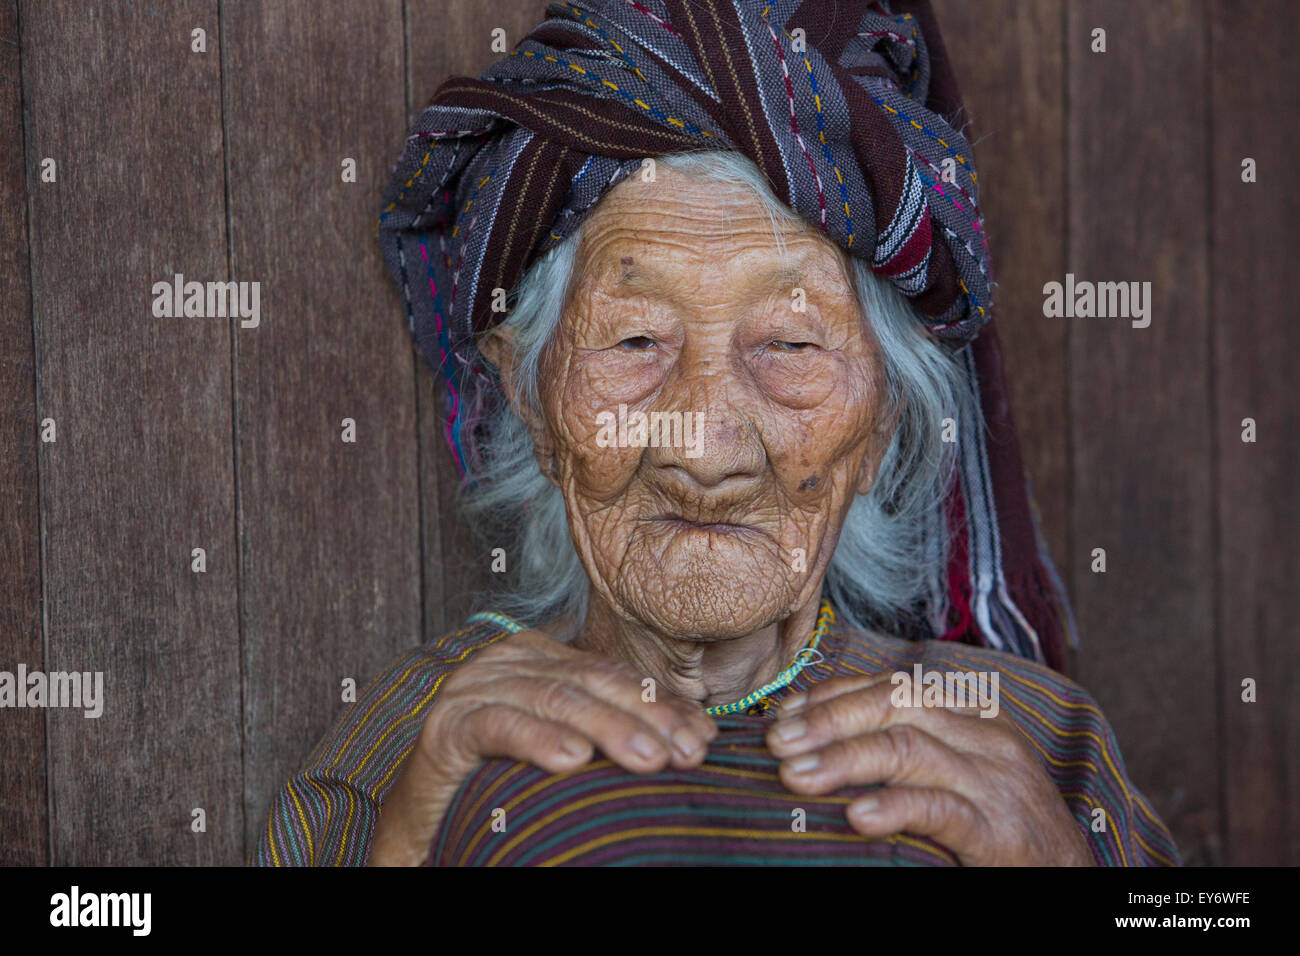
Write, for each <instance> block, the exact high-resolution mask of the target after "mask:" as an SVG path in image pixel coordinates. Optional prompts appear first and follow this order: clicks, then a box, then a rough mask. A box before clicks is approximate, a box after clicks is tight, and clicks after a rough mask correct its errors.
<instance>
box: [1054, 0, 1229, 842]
mask: <svg viewBox="0 0 1300 956" xmlns="http://www.w3.org/2000/svg"><path fill="white" fill-rule="evenodd" d="M1205 14H1206V5H1205V4H1204V3H1199V2H1186V0H1178V2H1156V3H1143V4H1133V3H1124V2H1120V0H1093V2H1088V3H1080V4H1074V3H1071V4H1069V5H1068V24H1069V27H1068V37H1067V44H1068V52H1067V57H1066V60H1067V71H1068V75H1069V109H1070V115H1069V134H1068V138H1069V172H1068V189H1067V196H1066V200H1067V203H1068V208H1069V218H1068V221H1069V239H1068V247H1067V254H1066V266H1067V270H1068V271H1069V272H1071V273H1073V274H1074V276H1075V278H1076V280H1079V281H1091V282H1103V281H1124V282H1133V281H1138V282H1150V283H1151V299H1152V302H1151V307H1150V325H1149V326H1148V327H1146V328H1134V327H1132V324H1131V320H1130V319H1127V318H1061V319H1058V320H1057V321H1059V322H1061V323H1063V324H1065V323H1068V324H1069V325H1070V356H1069V370H1070V399H1071V414H1070V419H1071V428H1072V445H1073V489H1074V494H1073V503H1072V509H1071V510H1072V518H1073V539H1072V546H1073V548H1074V552H1075V554H1074V564H1073V567H1074V573H1073V585H1074V587H1073V590H1074V598H1075V601H1076V610H1077V611H1078V615H1079V625H1080V628H1081V630H1082V632H1083V641H1084V648H1083V653H1082V654H1081V655H1080V675H1081V681H1082V683H1083V684H1084V686H1086V687H1087V688H1089V690H1091V691H1092V692H1093V694H1094V695H1095V696H1096V697H1097V699H1098V701H1099V702H1100V703H1101V705H1102V708H1103V710H1104V711H1105V713H1106V715H1107V716H1108V717H1109V718H1110V721H1111V723H1112V724H1113V726H1114V728H1115V731H1116V733H1117V735H1118V737H1119V741H1120V745H1121V747H1122V749H1123V752H1124V755H1125V757H1126V759H1127V762H1128V764H1129V766H1130V767H1131V768H1133V776H1134V779H1135V781H1136V783H1137V785H1138V786H1139V787H1140V788H1142V789H1143V790H1144V791H1145V792H1146V793H1147V795H1148V796H1149V797H1151V798H1152V799H1153V801H1154V802H1155V804H1156V807H1157V809H1158V810H1159V811H1160V812H1161V814H1162V815H1163V816H1164V819H1165V821H1166V822H1167V823H1168V824H1169V825H1170V826H1171V827H1172V828H1173V831H1174V836H1175V838H1176V839H1177V841H1178V844H1179V847H1180V849H1181V851H1182V853H1183V854H1184V856H1185V858H1186V860H1187V861H1188V862H1202V863H1204V862H1216V861H1218V860H1219V859H1221V856H1222V854H1221V848H1220V847H1219V843H1218V820H1219V812H1220V801H1219V772H1220V767H1219V752H1218V747H1219V743H1220V735H1219V728H1218V724H1217V720H1216V717H1215V712H1214V711H1215V708H1214V702H1215V701H1216V700H1217V699H1219V691H1218V688H1219V687H1220V686H1221V685H1220V683H1219V677H1218V675H1217V674H1216V670H1215V664H1214V659H1215V654H1214V651H1215V648H1214V631H1213V621H1214V612H1215V606H1214V587H1213V579H1214V566H1215V560H1214V553H1213V551H1212V547H1213V524H1214V520H1213V514H1214V510H1213V487H1212V473H1213V461H1212V455H1213V451H1214V448H1213V443H1212V441H1211V439H1210V433H1211V428H1212V422H1211V415H1210V404H1209V396H1210V394H1211V387H1210V379H1209V368H1210V366H1209V353H1208V350H1207V335H1208V304H1209V287H1208V283H1207V274H1208V271H1209V267H1210V260H1209V236H1208V232H1207V229H1206V215H1205V213H1206V206H1207V202H1208V192H1207V175H1208V170H1207V168H1206V163H1207V157H1208V154H1209V140H1208V137H1209V120H1210V116H1209V104H1208V103H1207V102H1206V96H1205V81H1204V78H1205V76H1206V72H1205V70H1206V63H1207V62H1208V61H1207V53H1208V50H1207V38H1208V31H1207V20H1206V16H1205ZM1094 29H1104V30H1105V31H1106V52H1104V53H1101V52H1097V53H1094V52H1092V50H1091V46H1092V31H1093V30H1094ZM1064 278H1065V277H1064V276H1060V277H1058V279H1060V280H1061V281H1064ZM1095 548H1104V549H1105V552H1106V562H1107V563H1106V572H1105V573H1104V574H1103V573H1093V572H1092V571H1091V562H1092V557H1091V554H1092V551H1093V549H1095Z"/></svg>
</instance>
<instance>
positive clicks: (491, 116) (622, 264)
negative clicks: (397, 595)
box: [255, 0, 1177, 865]
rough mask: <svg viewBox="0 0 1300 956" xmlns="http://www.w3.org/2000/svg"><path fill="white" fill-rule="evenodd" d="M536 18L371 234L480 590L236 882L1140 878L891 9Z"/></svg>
mask: <svg viewBox="0 0 1300 956" xmlns="http://www.w3.org/2000/svg"><path fill="white" fill-rule="evenodd" d="M833 11H838V13H836V14H835V15H832V12H833ZM548 13H549V15H548V18H547V20H546V21H545V22H544V23H543V24H541V25H539V26H538V27H537V28H535V29H534V31H533V32H532V33H531V34H530V35H529V37H528V38H527V39H525V40H524V41H523V42H522V43H520V45H519V46H518V47H517V48H516V50H515V51H514V52H513V53H511V54H510V55H509V56H507V57H505V58H504V59H503V60H502V61H500V62H499V63H498V64H496V65H495V66H494V67H493V68H492V69H491V70H489V71H488V73H487V74H485V75H484V77H483V78H481V79H479V80H471V79H466V78H453V79H452V80H450V81H448V82H447V83H446V84H444V85H443V87H442V88H441V89H440V90H439V93H438V95H437V96H435V98H434V100H433V102H432V103H431V104H430V106H429V107H428V108H427V109H426V110H425V112H424V113H423V114H422V116H421V118H420V120H419V122H418V123H417V125H416V128H415V130H414V131H413V134H412V136H411V137H410V138H409V140H408V147H407V150H406V152H405V154H404V155H403V158H402V160H401V161H400V162H399V165H398V168H397V170H396V173H395V178H394V182H393V185H392V187H391V188H390V191H389V196H388V197H387V205H386V208H385V210H384V217H383V219H382V220H381V236H382V238H383V242H384V246H385V252H386V255H387V256H388V259H389V262H390V264H391V266H392V269H393V274H394V277H395V278H396V280H397V282H398V285H399V288H400V289H401V290H402V293H403V297H404V300H405V303H406V307H407V312H408V317H409V319H410V322H411V325H412V329H413V331H414V333H415V336H416V340H417V343H418V344H419V345H420V347H421V349H422V351H423V352H424V354H425V355H426V356H427V357H429V358H430V360H431V361H432V362H433V363H434V365H435V366H436V367H437V368H438V369H439V370H440V371H441V372H442V373H443V374H444V376H445V378H446V381H447V384H448V398H449V409H450V412H451V415H450V418H449V420H448V423H447V436H448V438H449V439H450V441H451V445H452V448H453V450H454V452H455V454H456V455H457V460H458V461H459V462H460V463H461V465H462V467H463V468H464V470H465V477H466V482H465V485H464V486H463V491H462V501H463V504H464V507H465V509H466V511H467V513H468V514H469V515H470V516H471V517H472V518H473V520H474V521H475V523H476V526H477V527H478V528H479V530H480V531H482V533H483V536H484V541H485V545H486V548H488V549H492V548H500V549H501V551H500V552H497V555H498V558H500V557H501V556H502V555H504V560H505V564H506V567H507V570H508V575H509V582H510V583H509V589H508V590H507V591H504V592H503V593H501V594H499V595H496V596H495V597H494V598H493V599H492V602H493V603H492V609H491V610H485V611H483V612H480V613H477V614H474V615H472V616H471V617H470V619H469V621H467V622H466V626H465V627H463V628H462V629H460V630H458V631H456V632H455V633H452V634H449V635H446V636H445V637H443V638H441V639H439V640H437V641H435V642H433V643H431V644H430V645H427V646H425V647H421V648H419V649H417V650H415V651H413V652H411V653H410V654H408V655H407V656H406V657H404V658H403V659H402V660H400V661H398V662H397V663H396V664H394V665H393V666H392V667H391V668H390V669H389V670H388V671H387V672H386V673H385V674H383V675H381V676H380V677H379V678H378V679H377V680H376V681H375V682H374V683H373V684H371V685H370V687H369V688H368V689H367V691H366V692H365V693H364V694H363V696H362V697H361V699H360V700H359V701H357V702H356V703H354V704H352V705H350V709H349V711H348V712H347V714H346V715H345V717H344V718H343V720H342V721H341V722H340V723H339V725H338V726H337V727H336V728H335V729H334V730H333V731H332V732H331V733H330V734H328V735H327V736H326V737H325V739H324V740H323V741H322V742H321V743H320V745H319V746H318V747H317V749H316V750H315V752H314V753H313V754H312V756H311V757H310V758H309V761H308V765H307V767H306V768H305V769H304V770H303V771H302V773H300V774H299V775H298V776H296V777H295V778H294V779H293V780H291V781H290V782H289V784H288V785H287V786H286V787H285V789H284V790H283V791H282V793H281V794H280V795H279V796H278V797H277V799H276V802H275V805H274V807H273V809H272V813H271V815H270V819H269V821H268V823H267V826H266V829H265V832H264V834H263V838H262V840H261V843H260V846H259V848H258V850H257V852H256V854H255V860H256V861H257V862H260V863H264V864H286V863H306V864H362V863H367V862H368V863H370V864H395V865H420V864H433V865H448V864H477V863H486V864H559V863H578V864H609V863H621V864H638V863H724V864H726V863H733V864H734V863H783V864H801V863H802V864H819V863H853V864H906V863H924V864H940V865H942V864H973V865H988V864H1069V865H1093V864H1115V865H1140V864H1173V863H1176V862H1177V853H1176V850H1175V848H1174V846H1173V843H1172V840H1171V839H1170V836H1169V833H1168V831H1167V830H1166V828H1165V827H1164V825H1163V824H1162V823H1161V821H1160V820H1159V819H1158V818H1157V817H1156V816H1155V814H1154V813H1153V812H1152V810H1151V808H1150V806H1149V805H1148V804H1147V802H1146V801H1145V800H1144V799H1143V797H1142V796H1141V795H1140V794H1139V793H1138V792H1137V790H1136V789H1135V788H1134V787H1133V785H1132V784H1131V783H1130V782H1129V781H1128V779H1127V777H1126V775H1125V771H1124V766H1123V761H1122V759H1121V758H1120V755H1119V753H1118V751H1117V749H1116V746H1115V742H1114V737H1113V735H1112V734H1111V732H1110V729H1109V727H1108V726H1107V724H1106V721H1105V719H1104V718H1103V716H1102V715H1101V713H1100V712H1099V711H1098V709H1097V707H1096V704H1095V703H1093V701H1092V700H1091V699H1090V698H1089V696H1088V695H1087V694H1086V693H1085V692H1084V691H1083V690H1082V689H1081V688H1079V687H1078V686H1077V685H1075V684H1073V683H1072V682H1070V681H1069V680H1067V679H1066V678H1064V677H1062V676H1061V675H1060V674H1059V673H1057V671H1056V670H1054V669H1053V668H1054V667H1056V668H1059V666H1060V660H1061V651H1062V647H1061V644H1062V631H1063V630H1064V629H1065V628H1064V625H1063V624H1062V618H1063V617H1064V618H1068V608H1067V605H1066V604H1065V602H1064V597H1063V595H1061V594H1060V593H1059V592H1058V589H1057V588H1056V587H1055V585H1054V575H1053V574H1052V573H1051V571H1050V564H1048V563H1047V562H1046V558H1045V556H1044V555H1042V554H1040V553H1039V550H1038V549H1037V548H1036V547H1035V542H1034V528H1033V523H1032V518H1031V517H1030V511H1029V505H1028V501H1027V496H1026V492H1025V487H1024V478H1023V474H1022V470H1021V467H1020V462H1019V458H1018V452H1017V451H1016V444H1015V437H1014V431H1013V430H1012V427H1011V424H1010V419H1009V412H1008V410H1007V408H1006V401H1005V394H1004V387H1005V386H1004V383H1003V380H1002V373H1001V366H1000V360H999V353H998V351H997V343H996V339H995V338H994V337H993V336H992V329H991V328H988V329H984V331H983V334H982V335H980V336H979V337H978V338H975V333H977V332H979V331H980V330H981V329H982V328H983V327H984V326H985V325H986V323H987V322H988V321H989V318H990V309H991V301H990V290H991V286H992V283H991V281H990V279H989V261H988V253H987V249H986V247H985V245H984V237H983V228H982V224H981V222H980V220H979V218H978V207H977V205H976V195H977V190H976V184H977V179H976V174H975V172H974V169H973V165H972V160H971V153H970V147H969V143H968V142H967V140H966V139H965V137H964V136H963V135H962V134H961V133H960V132H959V131H958V130H959V129H960V128H961V126H962V125H963V120H962V117H961V111H960V106H959V103H958V100H957V95H956V87H955V84H954V83H953V81H952V78H951V75H950V73H949V71H948V67H947V65H946V62H945V61H944V58H943V55H942V44H941V42H940V41H939V39H938V34H937V28H936V27H935V24H934V22H933V19H932V17H931V15H930V13H929V10H928V9H927V8H926V7H924V6H923V5H918V4H906V5H905V4H901V3H900V4H893V5H891V6H890V7H889V8H886V7H885V5H883V4H872V5H867V4H865V3H861V2H858V3H853V2H850V3H847V4H846V3H844V2H843V0H840V2H837V3H835V4H827V5H823V4H820V3H817V2H804V0H800V2H785V3H771V4H768V3H757V2H747V0H734V2H733V0H663V2H657V3H656V2H650V0H647V2H644V3H640V2H638V3H632V2H630V0H584V2H582V3H581V4H580V5H568V4H563V5H561V4H553V5H552V6H551V7H550V9H549V11H548ZM972 339H974V344H971V340H972Z"/></svg>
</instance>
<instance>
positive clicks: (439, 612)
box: [394, 0, 546, 640]
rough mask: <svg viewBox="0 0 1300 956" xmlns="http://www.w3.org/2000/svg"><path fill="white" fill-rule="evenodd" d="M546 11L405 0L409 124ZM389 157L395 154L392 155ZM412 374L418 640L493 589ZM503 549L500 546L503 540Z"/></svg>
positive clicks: (430, 389)
mask: <svg viewBox="0 0 1300 956" xmlns="http://www.w3.org/2000/svg"><path fill="white" fill-rule="evenodd" d="M545 10H546V4H545V3H543V2H540V0H539V2H532V0H529V2H526V3H520V2H517V0H488V2H473V3H471V2H455V3H447V2H446V0H407V39H406V42H407V49H408V51H409V52H408V57H409V88H410V112H411V118H412V119H414V117H415V116H416V115H418V113H419V111H420V110H421V109H422V108H423V107H424V105H425V104H426V103H428V101H429V99H430V98H431V97H432V96H433V94H434V92H435V91H436V90H437V88H438V86H439V85H441V83H442V82H443V80H445V79H447V77H449V76H452V75H458V74H464V75H470V76H477V75H478V74H479V73H481V72H482V71H483V70H484V69H486V68H487V67H488V66H489V65H490V64H491V63H492V62H493V61H494V60H496V59H497V58H499V57H500V56H501V54H500V53H494V52H493V51H492V47H491V42H492V31H493V30H494V29H496V28H498V27H500V28H501V29H503V30H505V31H506V48H507V49H513V48H514V45H515V44H516V43H518V42H519V40H520V39H521V38H522V37H523V36H524V34H525V33H527V32H528V30H529V29H531V28H532V27H533V26H534V25H535V24H537V23H540V22H541V20H542V18H543V15H544V13H545ZM394 158H396V156H394ZM418 365H419V367H418V369H417V372H416V382H417V392H418V394H419V408H420V472H421V476H422V480H423V488H422V492H421V493H422V497H423V502H424V514H425V522H424V525H425V527H424V578H425V588H426V594H427V595H428V596H429V598H430V599H431V600H436V599H437V598H439V597H440V598H441V604H440V605H439V606H436V607H435V606H434V605H433V604H430V605H429V606H428V607H427V609H426V614H425V635H424V636H425V640H432V639H433V638H435V637H437V636H438V635H439V634H443V633H445V632H447V631H450V630H454V629H456V628H457V627H459V626H460V624H461V622H462V621H464V619H465V617H466V615H468V614H469V613H470V612H471V610H473V598H474V595H475V593H476V592H481V591H483V590H486V589H487V588H489V587H491V585H492V584H493V581H492V574H491V571H490V561H491V555H490V553H485V552H484V553H481V549H480V547H479V546H478V545H477V543H476V542H475V540H474V538H473V536H472V533H471V529H470V528H469V527H468V525H467V524H466V523H465V521H464V520H463V519H462V518H461V517H460V515H459V513H458V512H457V510H456V485H457V483H458V481H459V475H458V473H457V470H456V464H455V461H454V460H453V458H452V454H451V451H450V449H449V448H448V447H447V442H446V439H445V438H444V437H443V423H444V421H445V420H446V410H445V409H444V408H443V403H442V400H441V394H440V393H441V385H440V384H439V383H437V382H436V381H435V377H434V375H433V373H432V371H431V370H430V369H429V367H428V365H427V363H425V362H424V361H423V359H421V360H420V361H419V363H418ZM503 546H504V543H503Z"/></svg>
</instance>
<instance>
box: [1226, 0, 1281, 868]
mask: <svg viewBox="0 0 1300 956" xmlns="http://www.w3.org/2000/svg"><path fill="white" fill-rule="evenodd" d="M1294 12H1295V11H1294V7H1293V5H1291V4H1288V3H1283V2H1280V0H1271V2H1263V3H1256V4H1250V5H1248V6H1245V7H1236V6H1230V5H1227V4H1222V3H1216V4H1213V5H1212V6H1211V9H1210V17H1211V25H1212V31H1213V32H1212V35H1211V62H1213V63H1220V62H1223V59H1224V58H1227V57H1231V56H1233V51H1235V50H1238V49H1248V50H1249V66H1248V68H1245V69H1232V70H1224V69H1219V68H1215V69H1212V70H1211V72H1210V77H1211V84H1212V96H1213V109H1214V116H1213V125H1212V128H1213V132H1214V151H1213V154H1212V157H1211V165H1210V171H1209V172H1210V184H1211V190H1212V194H1213V207H1212V219H1211V223H1212V237H1211V249H1212V254H1211V257H1210V258H1211V262H1212V263H1213V270H1212V273H1211V275H1212V279H1211V286H1212V291H1213V296H1212V302H1213V308H1212V310H1211V313H1210V322H1211V325H1210V330H1211V342H1212V345H1213V349H1214V355H1213V361H1214V376H1213V380H1214V386H1215V387H1214V403H1215V413H1216V414H1215V420H1214V436H1215V441H1216V443H1217V448H1218V463H1219V483H1218V519H1219V523H1218V545H1219V547H1218V571H1219V582H1220V586H1219V599H1220V605H1219V612H1218V624H1219V627H1218V632H1219V633H1218V638H1219V646H1220V654H1221V659H1222V663H1223V671H1222V674H1221V675H1220V678H1221V679H1220V682H1219V683H1218V684H1216V688H1215V689H1216V699H1217V700H1218V701H1219V702H1220V711H1219V713H1220V715H1221V718H1222V721H1223V725H1222V735H1223V736H1222V739H1223V753H1224V755H1225V763H1224V766H1223V775H1224V790H1223V793H1224V807H1223V809H1224V816H1225V823H1224V836H1225V841H1226V847H1227V853H1226V857H1225V860H1224V862H1226V863H1228V864H1234V865H1244V864H1251V863H1268V864H1275V865H1280V864H1288V865H1292V866H1294V865H1295V864H1297V863H1300V812H1297V806H1298V805H1300V760H1298V759H1297V755H1300V698H1298V697H1297V696H1296V694H1295V693H1294V688H1295V686H1296V681H1297V680H1298V679H1300V668H1298V667H1297V663H1296V644H1295V640H1294V622H1295V620H1296V618H1297V610H1300V605H1298V602H1297V599H1296V581H1297V580H1300V562H1298V561H1297V549H1296V529H1297V528H1300V508H1298V507H1297V506H1296V496H1295V485H1296V473H1297V470H1298V469H1297V465H1298V464H1300V463H1298V462H1297V454H1296V449H1297V447H1300V441H1297V435H1300V414H1298V413H1297V402H1296V400H1295V370H1294V364H1295V356H1296V354H1297V351H1300V336H1297V334H1296V308H1295V304H1294V293H1293V291H1292V289H1291V286H1290V281H1289V280H1290V278H1291V276H1292V274H1293V272H1294V269H1295V262H1296V260H1297V258H1298V257H1300V243H1297V241H1296V222H1297V221H1300V199H1298V198H1297V194H1296V189H1295V184H1294V168H1295V150H1296V133H1295V90H1296V88H1297V86H1300V69H1297V66H1296V58H1295V55H1294V49H1293V47H1294V44H1293V43H1292V42H1290V40H1291V36H1292V35H1293V33H1294V30H1293V29H1292V28H1291V27H1290V26H1289V25H1290V24H1291V23H1292V22H1293V19H1294ZM1247 157H1250V158H1252V159H1254V160H1255V162H1256V167H1257V168H1256V175H1257V181H1256V182H1254V183H1244V182H1242V178H1241V177H1242V160H1243V159H1245V158H1247ZM1245 418H1253V419H1254V420H1255V424H1256V429H1257V437H1256V442H1255V443H1254V444H1249V443H1245V442H1243V441H1242V420H1243V419H1245ZM1245 678H1253V679H1254V680H1255V682H1256V684H1257V693H1258V698H1257V701H1256V702H1255V703H1245V702H1243V701H1242V680H1243V679H1245Z"/></svg>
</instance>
